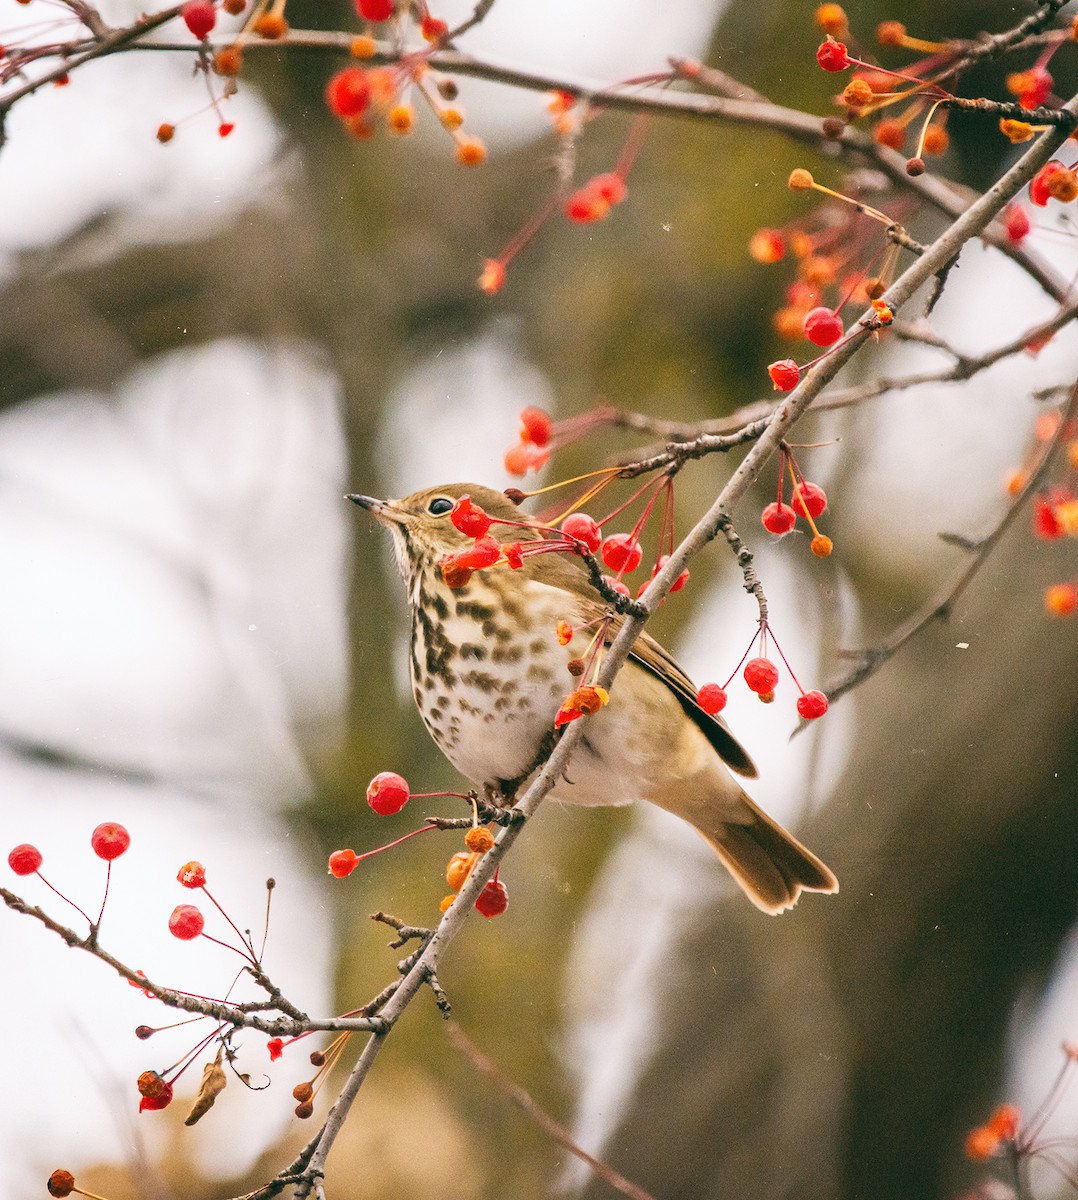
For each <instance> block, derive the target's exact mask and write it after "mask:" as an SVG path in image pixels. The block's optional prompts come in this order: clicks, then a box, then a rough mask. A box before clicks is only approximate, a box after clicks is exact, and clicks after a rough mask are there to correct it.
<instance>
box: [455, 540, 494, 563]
mask: <svg viewBox="0 0 1078 1200" xmlns="http://www.w3.org/2000/svg"><path fill="white" fill-rule="evenodd" d="M501 556H502V546H501V542H499V541H498V540H497V539H496V538H492V537H490V536H489V535H484V536H483V537H478V538H476V539H475V541H474V542H473V543H472V545H471V546H469V547H468V549H467V550H462V551H461V552H460V553H459V554H457V555H455V556H454V557H455V558H456V560H457V562H458V563H459V564H460V565H461V566H462V567H466V568H467V569H468V570H469V571H482V570H483V569H484V568H485V567H492V566H494V564H495V563H496V562H497V561H498V559H499V558H501Z"/></svg>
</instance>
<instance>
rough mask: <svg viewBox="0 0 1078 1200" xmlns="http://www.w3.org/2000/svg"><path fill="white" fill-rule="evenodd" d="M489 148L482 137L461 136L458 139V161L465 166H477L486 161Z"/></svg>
mask: <svg viewBox="0 0 1078 1200" xmlns="http://www.w3.org/2000/svg"><path fill="white" fill-rule="evenodd" d="M486 158H487V148H486V146H485V145H484V144H483V140H482V138H477V137H465V136H463V135H462V136H461V137H459V138H458V139H457V162H459V163H461V164H462V165H463V166H465V167H477V166H479V165H480V163H483V162H486Z"/></svg>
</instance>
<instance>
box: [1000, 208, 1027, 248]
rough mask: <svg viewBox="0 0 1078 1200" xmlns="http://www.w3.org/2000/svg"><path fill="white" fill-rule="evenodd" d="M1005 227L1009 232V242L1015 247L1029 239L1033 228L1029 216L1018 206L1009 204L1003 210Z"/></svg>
mask: <svg viewBox="0 0 1078 1200" xmlns="http://www.w3.org/2000/svg"><path fill="white" fill-rule="evenodd" d="M1003 227H1004V229H1006V230H1007V240H1008V241H1011V242H1014V243H1015V245H1017V244H1018V243H1019V242H1021V241H1022V240H1023V239H1024V238H1025V237H1027V236H1028V234H1029V231H1030V229H1032V228H1033V226H1032V223H1031V222H1030V219H1029V214H1028V213H1027V212H1026V210H1025V209H1024V208H1020V207H1019V206H1018V205H1017V204H1008V205H1007V207H1006V208H1005V209H1004V210H1003Z"/></svg>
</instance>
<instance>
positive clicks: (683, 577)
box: [651, 554, 689, 592]
mask: <svg viewBox="0 0 1078 1200" xmlns="http://www.w3.org/2000/svg"><path fill="white" fill-rule="evenodd" d="M669 558H670V555H669V554H660V555H659V558H658V561H657V562H656V563H655V566H653V567H652V568H651V578H652V579H654V578H655V576H656V575H658V573H659V572H660V571H661V570H662V569H663V567H665V566H666V563H667V560H668V559H669ZM688 582H689V572H688V570H687V569H686V570H684V571H682V572H681V574H680V575H679V576H678V577H677V579H675V580H674V582H673V583H672V584H671V585H670V591H671V592H680V591H681V589H682V588H683V587H684V586H685V585H686V584H687V583H688Z"/></svg>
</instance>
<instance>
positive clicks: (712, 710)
mask: <svg viewBox="0 0 1078 1200" xmlns="http://www.w3.org/2000/svg"><path fill="white" fill-rule="evenodd" d="M696 703H697V704H699V705H700V707H701V708H702V709H703V710H704V712H706V713H708V714H709V715H710V716H712V717H713V716H715V714H716V713H720V712H722V710H723V709H724V708H725V707H726V692H725V691H724V690H723V689H722V688H721V687H719V685H718V684H717V683H705V684H704V686H703V687H702V688H701V689H700V690H699V691H698V692H697V693H696Z"/></svg>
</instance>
